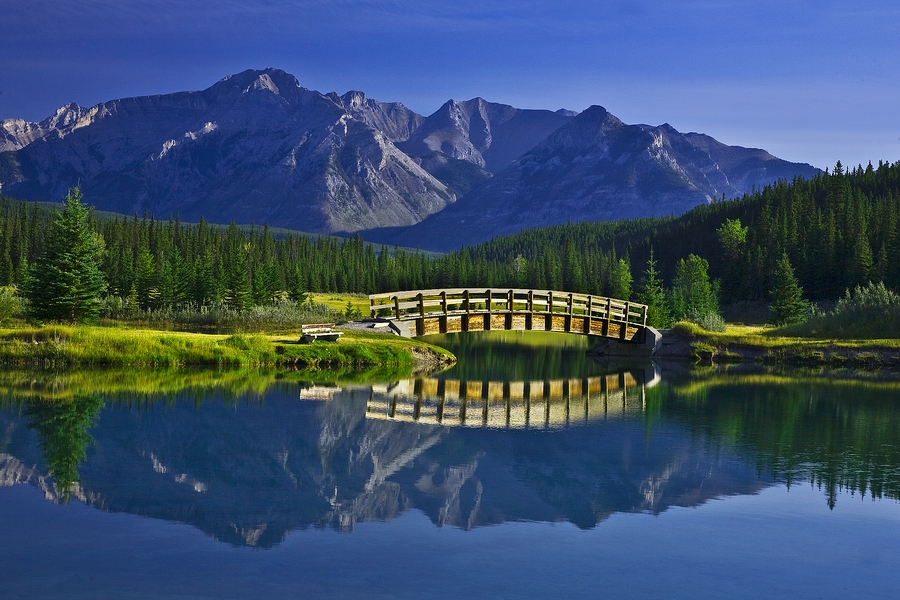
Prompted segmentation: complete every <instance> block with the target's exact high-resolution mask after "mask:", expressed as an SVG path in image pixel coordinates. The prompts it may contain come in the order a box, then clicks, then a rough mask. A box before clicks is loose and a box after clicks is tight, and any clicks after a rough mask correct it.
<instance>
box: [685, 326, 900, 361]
mask: <svg viewBox="0 0 900 600" xmlns="http://www.w3.org/2000/svg"><path fill="white" fill-rule="evenodd" d="M672 329H673V331H674V332H675V333H676V334H677V335H679V336H681V337H683V338H686V339H687V340H689V341H690V342H691V349H692V352H691V357H692V358H693V359H694V360H696V361H702V362H714V363H724V362H741V361H756V362H762V363H767V364H785V365H823V366H825V365H827V366H832V367H842V366H852V367H855V368H863V369H872V368H881V367H891V368H900V339H894V338H887V339H838V338H832V339H821V338H809V337H800V336H796V335H785V334H784V333H785V332H791V331H794V330H793V329H792V328H783V329H776V328H773V327H771V326H760V325H728V326H727V327H726V329H725V331H724V332H722V333H713V332H709V331H706V330H704V329H702V328H701V327H699V326H697V325H695V324H694V323H688V322H680V323H676V324H675V325H674V326H673V328H672Z"/></svg>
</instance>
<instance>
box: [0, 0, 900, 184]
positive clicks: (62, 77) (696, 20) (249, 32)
mask: <svg viewBox="0 0 900 600" xmlns="http://www.w3.org/2000/svg"><path fill="white" fill-rule="evenodd" d="M898 32H900V4H898V3H897V2H896V0H890V1H889V0H857V1H855V2H846V1H844V2H836V1H832V0H815V1H812V0H747V1H745V0H682V1H679V0H551V1H547V0H519V1H513V2H510V1H509V0H507V1H504V2H496V1H494V0H456V1H455V2H446V1H440V2H439V1H437V0H328V1H312V0H255V1H252V2H251V1H249V0H216V1H214V2H212V1H209V0H194V1H193V2H189V1H176V0H82V1H81V2H71V1H70V0H65V1H61V0H5V1H4V6H3V8H2V10H0V118H24V119H27V120H40V119H43V118H45V117H46V116H48V115H49V114H51V113H52V112H53V111H54V110H55V109H56V108H57V107H58V106H61V105H62V104H64V103H66V102H70V101H74V102H78V103H79V104H81V105H85V106H90V105H93V104H96V103H98V102H102V101H105V100H111V99H114V98H121V97H126V96H136V95H145V94H157V93H166V92H173V91H181V90H190V89H203V88H206V87H208V86H210V85H212V84H213V83H214V82H215V81H217V80H218V79H220V78H221V77H223V76H224V75H228V74H232V73H236V72H239V71H242V70H244V69H248V68H265V67H269V66H271V67H278V68H281V69H284V70H286V71H288V72H290V73H293V74H294V75H296V76H297V78H298V79H299V80H300V83H301V84H302V85H304V86H305V87H308V88H311V89H316V90H319V91H322V92H329V91H337V92H341V93H343V92H345V91H348V90H351V89H357V90H362V91H364V92H365V93H366V94H367V95H369V96H370V97H373V98H376V99H378V100H384V101H400V102H403V103H404V104H405V105H407V106H409V107H410V108H412V109H413V110H415V111H417V112H419V113H422V114H426V115H427V114H430V113H431V112H433V111H434V110H436V109H437V108H438V107H439V106H440V105H441V104H443V103H444V102H445V101H446V100H447V99H449V98H454V99H457V100H466V99H469V98H472V97H475V96H481V97H483V98H486V99H487V100H490V101H492V102H502V103H506V104H512V105H513V106H516V107H519V108H549V109H554V110H555V109H557V108H569V109H573V110H583V109H584V108H586V107H588V106H590V105H591V104H600V105H602V106H605V107H606V108H607V109H608V110H609V111H610V112H612V113H613V114H615V115H616V116H618V117H619V118H621V119H622V120H623V121H625V122H627V123H649V124H653V125H659V124H661V123H664V122H668V123H670V124H671V125H672V126H674V127H675V128H676V129H678V130H680V131H701V132H703V133H707V134H709V135H712V136H713V137H715V138H717V139H719V140H721V141H723V142H725V143H728V144H737V145H742V146H753V147H762V148H766V149H767V150H769V151H771V152H772V153H773V154H775V155H777V156H780V157H782V158H786V159H788V160H794V161H801V162H809V163H811V164H814V165H816V166H818V167H823V168H824V167H826V166H831V165H833V164H834V162H835V161H836V160H838V159H840V160H842V161H843V162H844V163H845V164H852V165H855V164H857V163H862V164H865V163H866V162H868V161H869V160H872V161H873V162H876V163H877V161H878V160H879V159H881V160H889V161H895V160H898V159H900V110H898V108H900V40H898Z"/></svg>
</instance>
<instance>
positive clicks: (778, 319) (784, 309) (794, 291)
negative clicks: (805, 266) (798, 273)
mask: <svg viewBox="0 0 900 600" xmlns="http://www.w3.org/2000/svg"><path fill="white" fill-rule="evenodd" d="M772 281H773V287H772V291H771V292H770V294H771V297H772V304H771V305H770V306H769V310H771V311H772V323H773V324H775V325H791V324H793V323H802V322H803V321H805V320H806V318H807V317H808V316H809V311H810V304H809V302H807V301H806V300H804V299H803V288H801V287H800V284H799V283H798V282H797V278H796V277H795V276H794V269H793V267H791V262H790V260H788V256H787V254H782V255H781V258H780V259H778V263H777V264H776V265H775V272H774V273H773V274H772Z"/></svg>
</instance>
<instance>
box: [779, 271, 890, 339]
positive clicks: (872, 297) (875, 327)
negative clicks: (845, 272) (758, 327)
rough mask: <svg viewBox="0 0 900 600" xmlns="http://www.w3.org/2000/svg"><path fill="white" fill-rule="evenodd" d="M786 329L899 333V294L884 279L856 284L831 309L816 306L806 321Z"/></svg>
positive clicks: (845, 334)
mask: <svg viewBox="0 0 900 600" xmlns="http://www.w3.org/2000/svg"><path fill="white" fill-rule="evenodd" d="M784 333H790V334H797V335H809V336H818V337H839V338H897V337H900V295H897V294H896V293H894V292H893V291H891V290H889V289H887V288H886V287H885V285H884V284H883V283H871V282H870V283H869V284H868V285H866V286H865V287H863V286H857V287H856V289H854V290H853V292H852V293H851V292H850V290H847V291H846V293H845V294H844V296H843V297H842V298H841V299H840V300H838V302H837V304H835V306H834V308H833V309H832V310H831V311H828V312H820V311H818V310H813V312H812V316H811V317H810V319H809V320H808V321H807V322H806V323H805V324H803V325H798V326H794V327H790V328H787V329H785V330H784Z"/></svg>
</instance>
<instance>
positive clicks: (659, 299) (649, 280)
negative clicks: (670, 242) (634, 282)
mask: <svg viewBox="0 0 900 600" xmlns="http://www.w3.org/2000/svg"><path fill="white" fill-rule="evenodd" d="M636 300H637V302H639V303H641V304H646V305H647V325H650V326H651V327H660V328H663V327H668V326H669V325H671V324H672V317H671V316H670V315H669V309H668V307H667V306H666V291H665V289H664V288H663V284H662V280H661V279H660V276H659V271H657V270H656V259H655V258H654V256H653V249H652V248H651V249H650V258H649V259H647V269H646V270H645V271H644V278H643V280H642V281H641V287H640V291H639V292H638V294H637V298H636Z"/></svg>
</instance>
